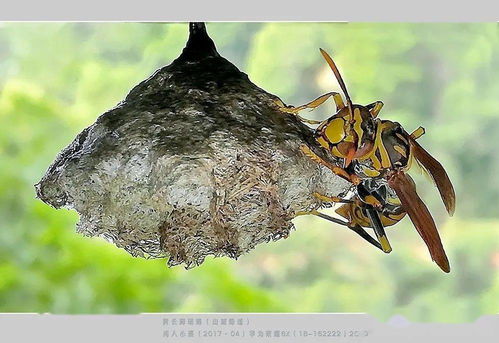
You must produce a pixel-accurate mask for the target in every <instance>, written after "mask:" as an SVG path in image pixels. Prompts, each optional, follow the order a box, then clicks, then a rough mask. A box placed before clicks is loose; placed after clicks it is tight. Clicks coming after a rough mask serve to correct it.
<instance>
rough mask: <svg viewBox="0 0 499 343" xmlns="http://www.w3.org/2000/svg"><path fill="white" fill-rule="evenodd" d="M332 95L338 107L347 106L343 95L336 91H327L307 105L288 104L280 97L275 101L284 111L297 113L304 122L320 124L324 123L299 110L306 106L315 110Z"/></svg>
mask: <svg viewBox="0 0 499 343" xmlns="http://www.w3.org/2000/svg"><path fill="white" fill-rule="evenodd" d="M330 97H333V99H334V102H335V104H336V108H337V109H339V108H343V107H345V105H344V104H343V99H342V98H341V95H340V94H339V93H336V92H329V93H326V94H324V95H321V96H320V97H318V98H317V99H314V100H312V101H310V102H309V103H307V104H305V105H301V106H297V107H295V106H290V105H286V104H285V103H284V102H283V101H282V100H281V99H279V98H278V99H276V100H274V102H275V103H276V104H277V106H278V107H279V109H280V110H281V111H282V112H286V113H292V114H294V115H296V116H297V117H298V119H300V120H301V121H302V122H305V123H308V124H320V123H322V121H319V120H311V119H306V118H303V117H301V116H300V115H298V112H300V111H302V110H304V109H306V108H309V109H310V110H313V109H315V108H317V107H319V106H320V105H322V104H323V103H324V102H325V101H326V100H327V99H329V98H330Z"/></svg>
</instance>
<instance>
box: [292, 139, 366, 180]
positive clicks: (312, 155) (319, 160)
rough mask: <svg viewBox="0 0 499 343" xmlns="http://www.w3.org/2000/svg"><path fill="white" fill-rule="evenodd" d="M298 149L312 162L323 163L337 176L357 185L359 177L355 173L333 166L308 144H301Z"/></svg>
mask: <svg viewBox="0 0 499 343" xmlns="http://www.w3.org/2000/svg"><path fill="white" fill-rule="evenodd" d="M300 150H301V151H302V152H303V153H304V154H305V155H307V156H308V157H309V158H310V159H311V160H312V161H314V162H317V163H319V164H321V165H323V166H324V167H326V168H328V169H330V170H331V171H332V172H333V173H334V174H336V175H338V176H339V177H342V178H343V179H345V180H347V181H350V182H351V183H353V184H354V185H358V184H359V183H360V182H361V180H360V178H359V177H358V176H357V175H355V174H350V173H349V172H347V171H346V170H345V169H343V168H341V167H338V166H335V165H333V164H331V163H329V162H327V161H325V160H324V159H322V158H321V157H320V156H319V155H317V154H316V153H315V152H313V151H312V150H311V149H310V148H309V147H308V146H306V145H305V144H302V145H301V146H300Z"/></svg>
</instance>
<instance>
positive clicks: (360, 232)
mask: <svg viewBox="0 0 499 343" xmlns="http://www.w3.org/2000/svg"><path fill="white" fill-rule="evenodd" d="M308 214H310V215H314V216H317V217H320V218H322V219H326V220H329V221H330V222H333V223H336V224H340V225H343V226H346V227H347V228H349V229H350V230H352V231H353V232H355V233H356V234H358V235H359V236H360V237H362V238H364V239H365V240H366V241H367V242H369V243H371V244H372V245H374V246H375V247H376V248H378V249H380V250H383V248H382V247H381V244H379V242H378V241H376V240H375V239H374V238H372V237H371V235H370V234H368V233H367V232H366V230H364V228H362V227H361V226H359V225H350V224H349V223H347V222H345V221H343V220H340V219H337V218H334V217H331V216H328V215H327V214H324V213H321V212H319V211H316V210H313V211H309V212H305V211H302V212H297V213H296V216H304V215H308Z"/></svg>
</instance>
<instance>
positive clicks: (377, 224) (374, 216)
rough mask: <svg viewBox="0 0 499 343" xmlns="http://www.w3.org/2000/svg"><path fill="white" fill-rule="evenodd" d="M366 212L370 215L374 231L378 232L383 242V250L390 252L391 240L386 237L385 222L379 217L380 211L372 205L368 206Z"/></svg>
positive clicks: (377, 235) (378, 236) (377, 234)
mask: <svg viewBox="0 0 499 343" xmlns="http://www.w3.org/2000/svg"><path fill="white" fill-rule="evenodd" d="M366 213H367V216H368V217H369V220H370V221H371V224H372V226H373V229H374V233H375V234H376V237H377V238H378V241H379V242H380V243H381V250H383V252H385V253H387V254H388V253H390V252H391V251H392V247H391V245H390V242H389V241H388V238H387V237H386V233H385V228H384V227H383V223H381V220H380V219H379V215H378V213H377V212H376V210H375V209H374V208H372V207H370V206H369V207H367V208H366Z"/></svg>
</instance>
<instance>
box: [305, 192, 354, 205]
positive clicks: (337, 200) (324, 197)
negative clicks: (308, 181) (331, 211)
mask: <svg viewBox="0 0 499 343" xmlns="http://www.w3.org/2000/svg"><path fill="white" fill-rule="evenodd" d="M312 195H313V196H314V197H316V198H317V199H319V200H320V201H322V202H334V203H343V204H347V203H351V202H352V200H348V199H343V198H339V197H331V196H328V195H323V194H320V193H317V192H314V193H312Z"/></svg>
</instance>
